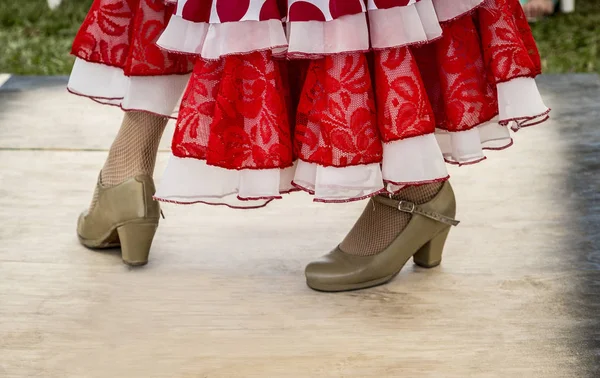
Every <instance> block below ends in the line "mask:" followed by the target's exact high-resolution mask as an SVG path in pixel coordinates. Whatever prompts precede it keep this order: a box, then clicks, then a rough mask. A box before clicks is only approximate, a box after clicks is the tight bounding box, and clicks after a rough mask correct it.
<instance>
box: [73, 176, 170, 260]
mask: <svg viewBox="0 0 600 378" xmlns="http://www.w3.org/2000/svg"><path fill="white" fill-rule="evenodd" d="M97 185H98V188H97V190H98V199H97V203H96V204H95V205H94V206H93V208H92V210H91V212H88V211H87V210H86V211H84V212H83V213H82V214H81V215H80V216H79V220H78V222H77V236H78V237H79V241H80V242H81V244H83V245H84V246H86V247H88V248H93V249H103V248H115V247H119V246H121V257H122V258H123V262H124V263H125V264H127V265H131V266H140V265H145V264H147V263H148V255H149V253H150V247H151V246H152V240H153V239H154V234H155V233H156V228H157V227H158V221H159V217H160V206H159V204H158V202H156V201H155V200H154V199H153V198H152V196H153V195H154V192H155V191H156V189H155V187H154V180H152V177H150V176H148V175H139V176H136V177H134V178H131V179H129V180H127V181H125V182H124V183H122V184H120V185H117V186H114V187H110V188H105V187H103V186H102V185H101V184H100V180H98V184H97Z"/></svg>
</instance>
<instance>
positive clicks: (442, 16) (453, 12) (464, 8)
mask: <svg viewBox="0 0 600 378" xmlns="http://www.w3.org/2000/svg"><path fill="white" fill-rule="evenodd" d="M483 1H484V0H459V1H457V0H433V5H434V6H435V12H436V13H437V18H438V20H439V21H440V22H444V21H449V20H454V19H455V18H457V17H460V16H462V15H464V14H466V13H469V12H470V11H472V10H473V9H475V8H477V7H478V6H480V5H481V4H482V3H483Z"/></svg>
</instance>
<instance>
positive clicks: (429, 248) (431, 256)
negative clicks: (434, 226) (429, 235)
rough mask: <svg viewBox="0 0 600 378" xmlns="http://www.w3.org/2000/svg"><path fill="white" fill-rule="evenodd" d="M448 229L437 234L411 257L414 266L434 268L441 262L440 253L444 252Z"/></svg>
mask: <svg viewBox="0 0 600 378" xmlns="http://www.w3.org/2000/svg"><path fill="white" fill-rule="evenodd" d="M449 233H450V229H448V230H446V231H444V232H442V233H441V234H438V235H437V236H436V237H434V238H433V239H431V240H430V241H429V242H428V243H427V244H425V245H424V246H422V247H421V249H419V251H418V252H417V253H415V255H414V256H413V260H414V262H415V264H417V265H418V266H420V267H423V268H435V267H436V266H438V265H440V264H441V262H442V252H443V250H444V244H446V239H447V238H448V234H449Z"/></svg>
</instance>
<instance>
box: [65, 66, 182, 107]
mask: <svg viewBox="0 0 600 378" xmlns="http://www.w3.org/2000/svg"><path fill="white" fill-rule="evenodd" d="M189 78H190V75H162V76H131V77H130V76H125V74H124V72H123V70H122V69H120V68H117V67H111V66H107V65H104V64H99V63H91V62H87V61H85V60H83V59H80V58H77V59H75V64H74V66H73V70H72V72H71V77H70V78H69V83H68V84H67V89H68V90H69V92H71V93H73V94H76V95H79V96H84V97H88V98H91V99H92V100H94V101H96V102H99V103H102V104H106V105H113V106H119V107H121V108H122V109H123V110H137V111H145V112H150V113H154V114H158V115H162V116H166V117H171V116H172V115H173V113H174V112H175V109H177V105H178V103H179V100H180V99H181V96H182V94H183V91H184V90H185V87H186V85H187V83H188V81H189Z"/></svg>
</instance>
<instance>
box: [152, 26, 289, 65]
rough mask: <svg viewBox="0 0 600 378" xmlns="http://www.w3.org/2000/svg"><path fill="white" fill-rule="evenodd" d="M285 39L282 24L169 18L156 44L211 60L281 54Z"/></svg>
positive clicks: (284, 48)
mask: <svg viewBox="0 0 600 378" xmlns="http://www.w3.org/2000/svg"><path fill="white" fill-rule="evenodd" d="M287 44H288V42H287V38H286V36H285V32H284V30H283V26H282V24H281V21H278V20H267V21H245V22H235V23H222V24H207V23H202V22H192V21H188V20H185V19H183V18H181V17H179V16H173V17H171V20H170V21H169V24H168V25H167V28H166V29H165V31H164V32H163V33H162V35H161V36H160V38H159V39H158V41H157V45H158V46H160V47H161V48H163V49H165V50H168V51H175V52H181V53H186V54H196V55H199V56H201V57H202V58H204V59H209V60H214V59H219V58H220V57H222V56H226V55H233V54H244V53H249V52H253V51H263V50H271V51H272V52H273V55H276V56H277V55H284V54H285V52H286V50H287Z"/></svg>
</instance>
